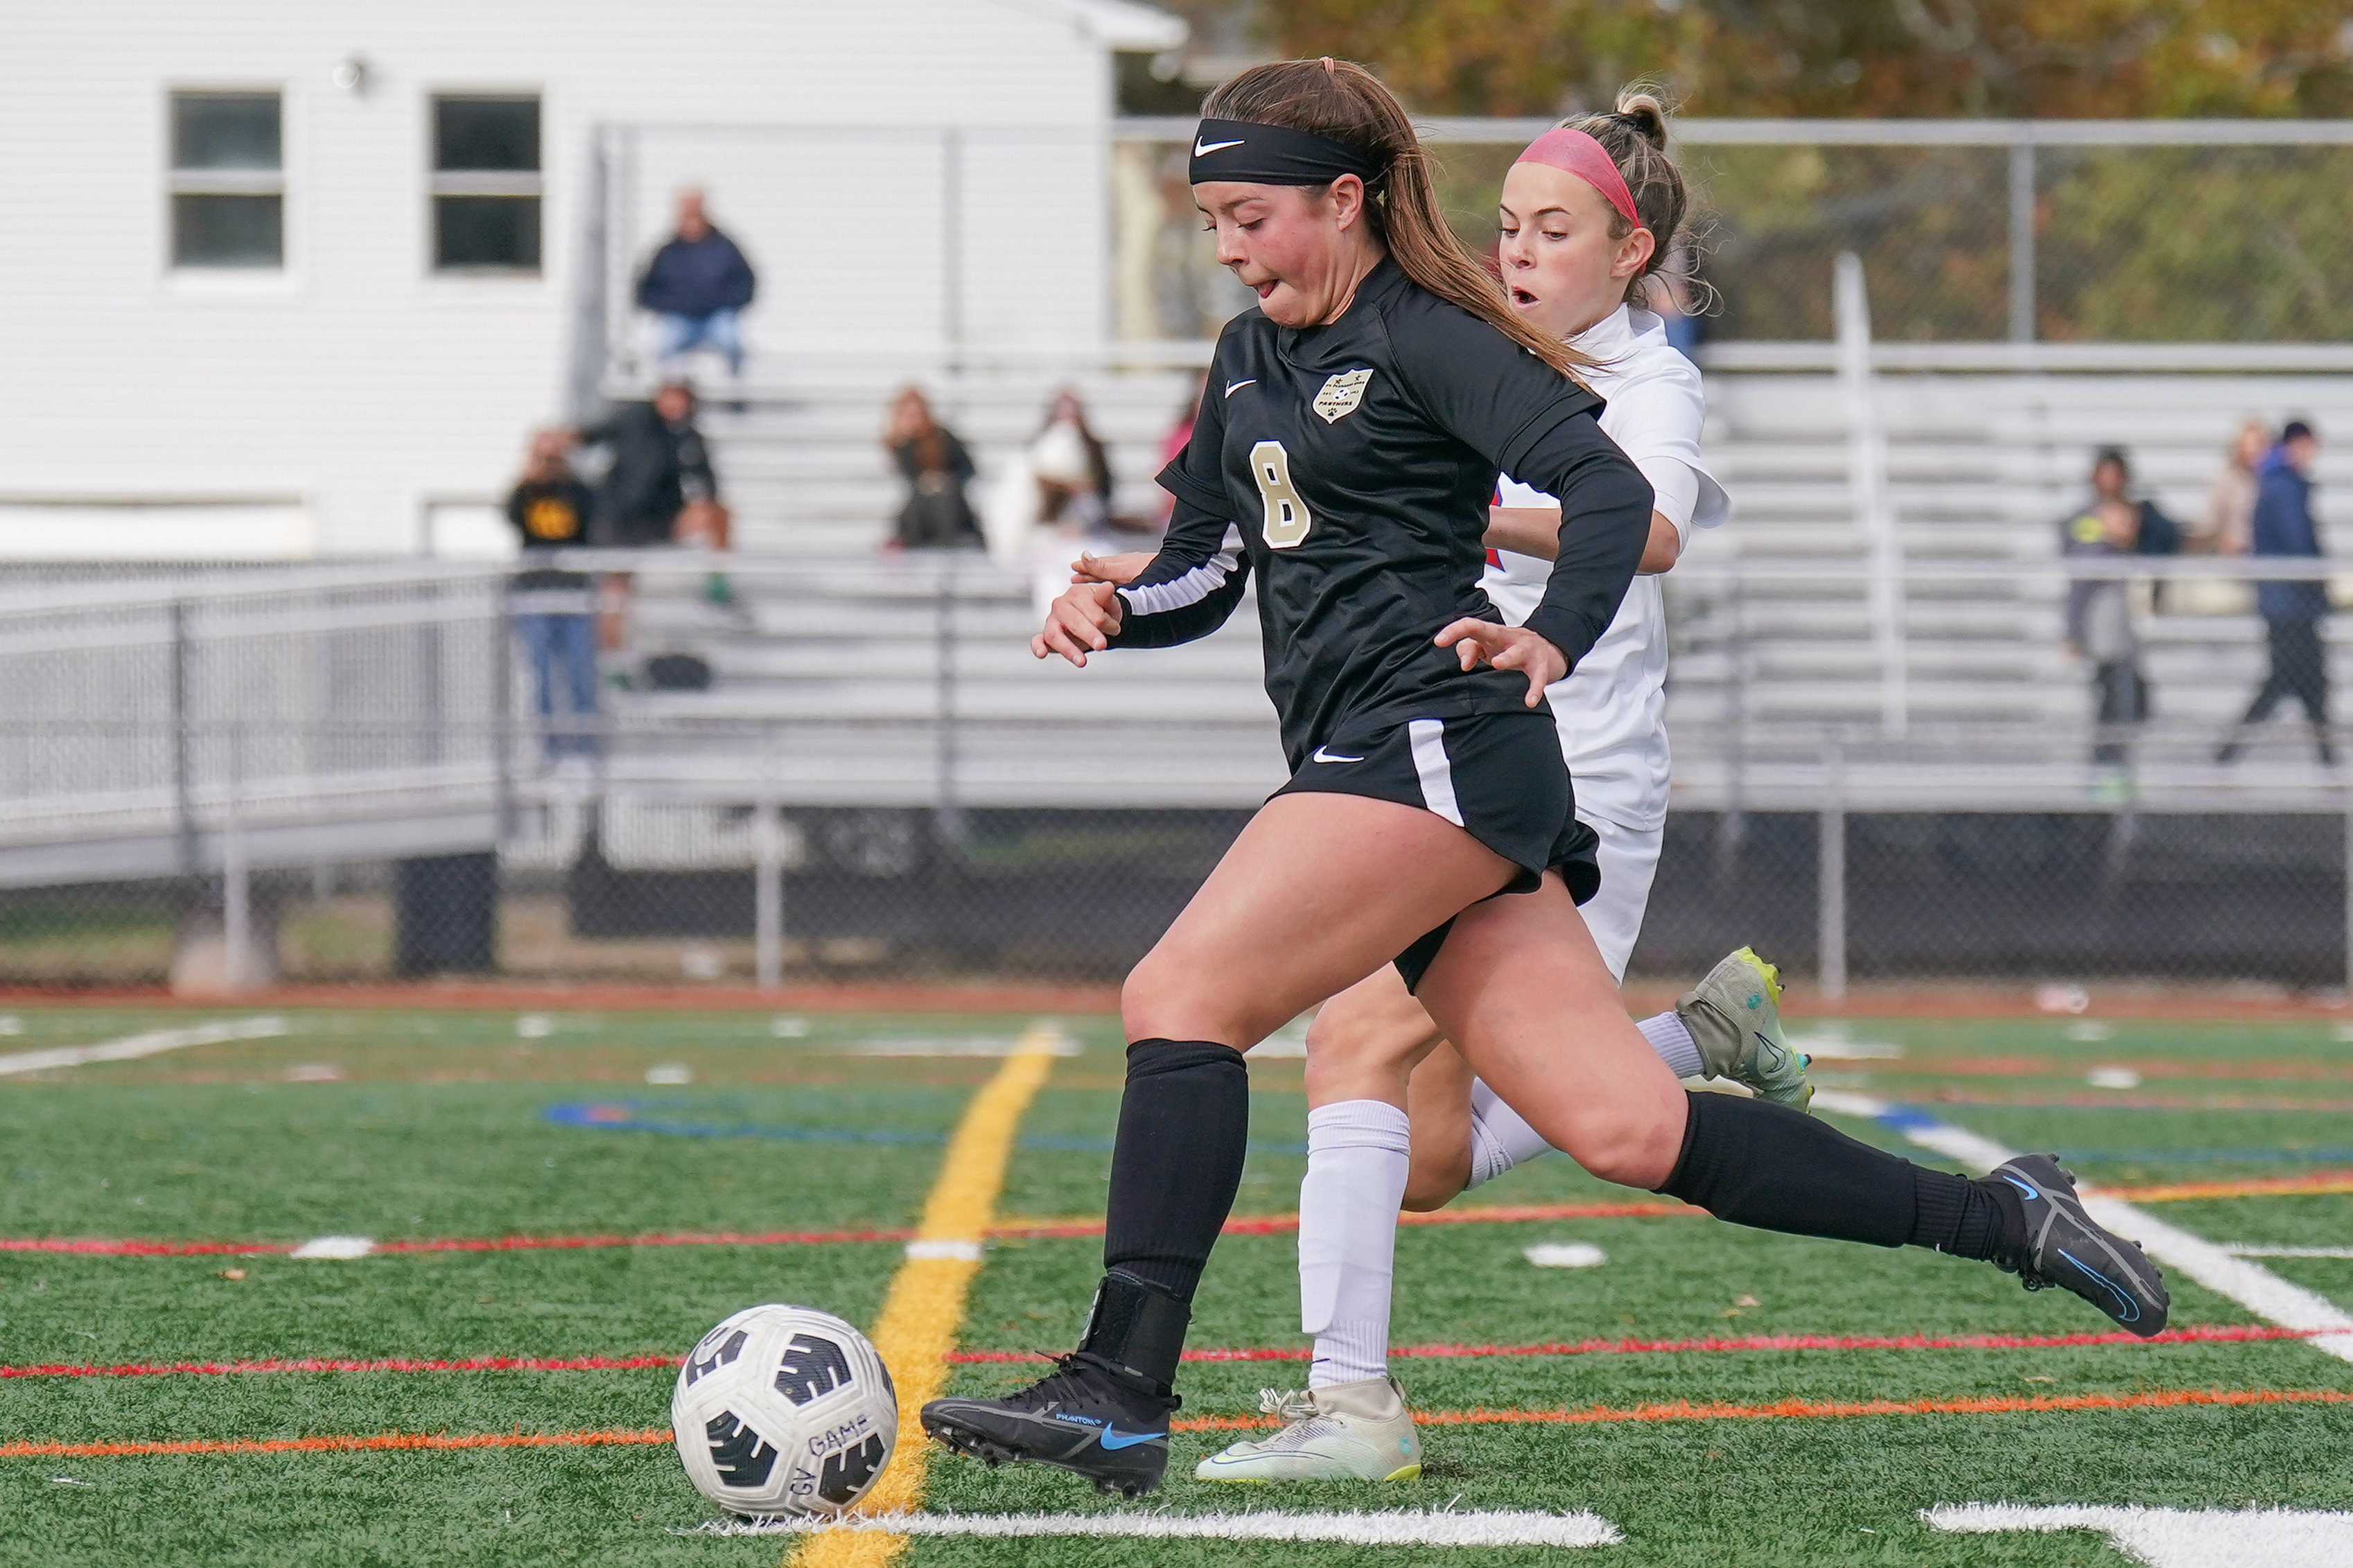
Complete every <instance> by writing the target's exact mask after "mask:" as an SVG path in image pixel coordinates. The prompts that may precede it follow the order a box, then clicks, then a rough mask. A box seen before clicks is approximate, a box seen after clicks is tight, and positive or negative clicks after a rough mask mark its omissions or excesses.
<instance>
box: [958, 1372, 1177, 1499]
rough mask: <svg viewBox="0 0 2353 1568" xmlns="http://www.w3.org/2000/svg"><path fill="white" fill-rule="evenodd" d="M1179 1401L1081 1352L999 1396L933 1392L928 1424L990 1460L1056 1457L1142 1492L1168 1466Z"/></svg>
mask: <svg viewBox="0 0 2353 1568" xmlns="http://www.w3.org/2000/svg"><path fill="white" fill-rule="evenodd" d="M1176 1405H1177V1402H1176V1400H1175V1399H1173V1398H1169V1397H1166V1396H1165V1395H1161V1394H1148V1393H1145V1392H1142V1391H1141V1390H1139V1389H1137V1388H1135V1387H1134V1386H1132V1385H1131V1384H1129V1383H1128V1382H1127V1381H1126V1380H1124V1379H1123V1378H1121V1377H1119V1376H1117V1375H1115V1374H1114V1373H1110V1372H1107V1371H1105V1370H1104V1369H1103V1368H1102V1367H1100V1366H1097V1365H1094V1364H1093V1363H1091V1362H1089V1361H1087V1360H1085V1359H1083V1358H1082V1357H1081V1356H1077V1355H1066V1356H1058V1357H1056V1358H1055V1362H1054V1370H1053V1371H1052V1372H1050V1373H1047V1374H1046V1375H1045V1376H1044V1377H1041V1378H1039V1380H1038V1381H1037V1382H1036V1383H1033V1384H1030V1385H1029V1387H1027V1388H1025V1389H1022V1390H1020V1391H1019V1392H1018V1393H1015V1394H1007V1395H1006V1396H1005V1397H1004V1398H1002V1399H934V1400H933V1401H932V1402H931V1403H930V1404H929V1405H924V1406H923V1430H924V1432H926V1433H927V1434H929V1435H930V1436H934V1437H936V1438H938V1439H939V1440H940V1441H941V1442H943V1443H944V1444H946V1445H947V1446H948V1447H950V1448H953V1449H955V1451H956V1452H957V1453H959V1454H963V1455H965V1456H967V1457H968V1458H975V1459H978V1460H979V1461H980V1462H981V1463H983V1464H985V1465H987V1467H988V1468H991V1469H995V1468H997V1466H999V1465H1010V1464H1034V1465H1053V1466H1056V1467H1057V1468H1061V1469H1065V1470H1068V1471H1070V1472H1071V1474H1073V1475H1079V1476H1084V1477H1085V1478H1086V1479H1089V1480H1091V1481H1092V1482H1093V1483H1094V1484H1095V1489H1096V1490H1097V1491H1102V1492H1111V1493H1115V1494H1116V1495H1118V1496H1120V1497H1124V1498H1139V1497H1142V1496H1143V1495H1144V1494H1145V1492H1148V1491H1150V1490H1151V1489H1153V1488H1155V1487H1156V1486H1158V1485H1159V1484H1160V1477H1161V1475H1162V1473H1163V1472H1164V1471H1166V1469H1167V1468H1168V1415H1169V1412H1171V1411H1173V1410H1175V1409H1176Z"/></svg>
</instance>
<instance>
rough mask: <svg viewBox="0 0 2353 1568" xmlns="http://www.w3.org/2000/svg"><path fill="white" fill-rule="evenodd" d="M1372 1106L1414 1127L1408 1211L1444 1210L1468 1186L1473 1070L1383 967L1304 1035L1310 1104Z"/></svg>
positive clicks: (1391, 968) (1392, 970) (1327, 1008)
mask: <svg viewBox="0 0 2353 1568" xmlns="http://www.w3.org/2000/svg"><path fill="white" fill-rule="evenodd" d="M1341 1100H1381V1101H1384V1102H1385V1103H1387V1104H1389V1105H1394V1106H1397V1107H1398V1109H1400V1110H1404V1111H1405V1112H1406V1113H1407V1114H1408V1115H1409V1117H1410V1118H1411V1119H1412V1121H1413V1166H1412V1170H1411V1173H1409V1175H1408V1176H1407V1178H1406V1188H1405V1206H1406V1207H1408V1208H1409V1209H1432V1208H1442V1207H1444V1206H1445V1205H1446V1204H1447V1202H1448V1200H1450V1199H1451V1198H1452V1197H1454V1196H1455V1194H1458V1193H1460V1192H1461V1190H1462V1189H1463V1188H1464V1187H1465V1186H1467V1185H1469V1184H1470V1181H1471V1070H1470V1068H1466V1067H1464V1066H1463V1065H1462V1058H1461V1057H1460V1056H1459V1055H1457V1054H1456V1053H1455V1051H1454V1050H1453V1048H1452V1047H1450V1046H1448V1045H1447V1043H1446V1042H1445V1040H1444V1039H1443V1038H1442V1037H1440V1035H1439V1033H1438V1026H1437V1025H1435V1024H1433V1023H1431V1022H1430V1014H1429V1012H1428V1010H1427V1009H1425V1008H1424V1007H1423V1006H1422V1005H1421V1004H1420V1003H1419V1002H1418V1001H1416V1000H1414V996H1413V993H1411V992H1410V991H1408V990H1407V989H1406V988H1405V979H1404V977H1403V976H1402V975H1400V974H1398V972H1397V966H1396V965H1395V964H1390V963H1385V964H1383V965H1381V967H1379V968H1378V969H1376V970H1374V971H1373V972H1372V973H1370V974H1367V975H1366V976H1365V978H1364V979H1362V980H1359V981H1358V982H1356V984H1354V985H1351V986H1349V987H1348V989H1346V990H1345V991H1343V992H1341V993H1340V994H1338V995H1337V996H1335V997H1333V998H1332V999H1331V1000H1330V1001H1329V1002H1326V1003H1324V1005H1323V1007H1322V1008H1321V1009H1320V1010H1319V1011H1318V1012H1317V1013H1316V1015H1315V1020H1314V1023H1312V1024H1310V1025H1309V1026H1308V1028H1307V1103H1308V1105H1309V1107H1310V1108H1311V1109H1312V1108H1313V1107H1315V1106H1319V1105H1333V1104H1336V1103H1338V1102H1339V1101H1341Z"/></svg>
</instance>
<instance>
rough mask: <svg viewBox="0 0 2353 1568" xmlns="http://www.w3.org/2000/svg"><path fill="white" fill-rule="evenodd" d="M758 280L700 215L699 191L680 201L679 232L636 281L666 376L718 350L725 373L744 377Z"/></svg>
mask: <svg viewBox="0 0 2353 1568" xmlns="http://www.w3.org/2000/svg"><path fill="white" fill-rule="evenodd" d="M757 287H758V279H755V278H754V276H753V274H752V264H751V263H750V262H748V261H746V260H744V252H743V251H742V249H741V248H739V247H737V246H736V244H735V242H734V241H733V240H732V239H730V238H728V237H726V236H725V235H723V234H722V233H720V232H719V229H718V228H717V227H716V226H714V225H713V224H712V221H711V219H710V218H709V217H708V216H705V214H704V212H703V210H702V192H701V191H694V190H689V191H681V192H680V193H679V197H678V232H677V233H676V234H675V235H673V236H672V237H671V238H670V242H669V243H668V244H666V245H664V246H663V247H661V248H660V249H659V250H657V251H655V252H654V255H653V259H652V260H651V261H649V262H648V263H646V269H645V271H644V272H643V273H642V274H641V275H639V277H638V308H639V309H641V310H650V311H651V312H653V315H654V320H655V324H656V326H657V328H658V330H659V339H658V340H657V347H656V349H655V353H657V354H658V355H659V358H660V361H661V369H662V374H664V375H670V376H676V375H679V374H682V365H683V361H684V359H685V357H686V355H687V354H688V353H690V352H691V351H692V350H694V349H697V348H708V349H712V350H715V351H716V352H717V353H719V354H721V355H722V356H723V357H724V358H725V360H726V361H727V374H728V375H729V376H730V377H731V378H733V379H734V380H736V381H741V380H742V379H743V378H744V332H743V321H742V316H743V312H744V307H745V306H747V305H749V304H751V302H752V295H753V292H754V289H756V288H757Z"/></svg>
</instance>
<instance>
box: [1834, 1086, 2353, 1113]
mask: <svg viewBox="0 0 2353 1568" xmlns="http://www.w3.org/2000/svg"><path fill="white" fill-rule="evenodd" d="M1873 1081H1874V1082H1875V1081H1876V1079H1874V1080H1873ZM1910 1098H1912V1099H1914V1100H1915V1101H1916V1102H1918V1103H1921V1104H1936V1105H1993V1106H2010V1107H2014V1108H2016V1109H2019V1110H2038V1109H2039V1110H2310V1111H2316V1112H2331V1113H2334V1112H2339V1111H2347V1110H2353V1100H2346V1099H2337V1100H2295V1099H2290V1098H2288V1097H2287V1096H2284V1095H2276V1094H2118V1093H2114V1092H2109V1093H2102V1092H2100V1091H2098V1090H2095V1089H2087V1090H2084V1091H2082V1092H2080V1093H2070V1094H1979V1093H1975V1092H1971V1091H1968V1090H1955V1089H1937V1090H1936V1091H1934V1092H1933V1093H1928V1094H1918V1095H1914V1096H1912V1097H1910Z"/></svg>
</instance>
